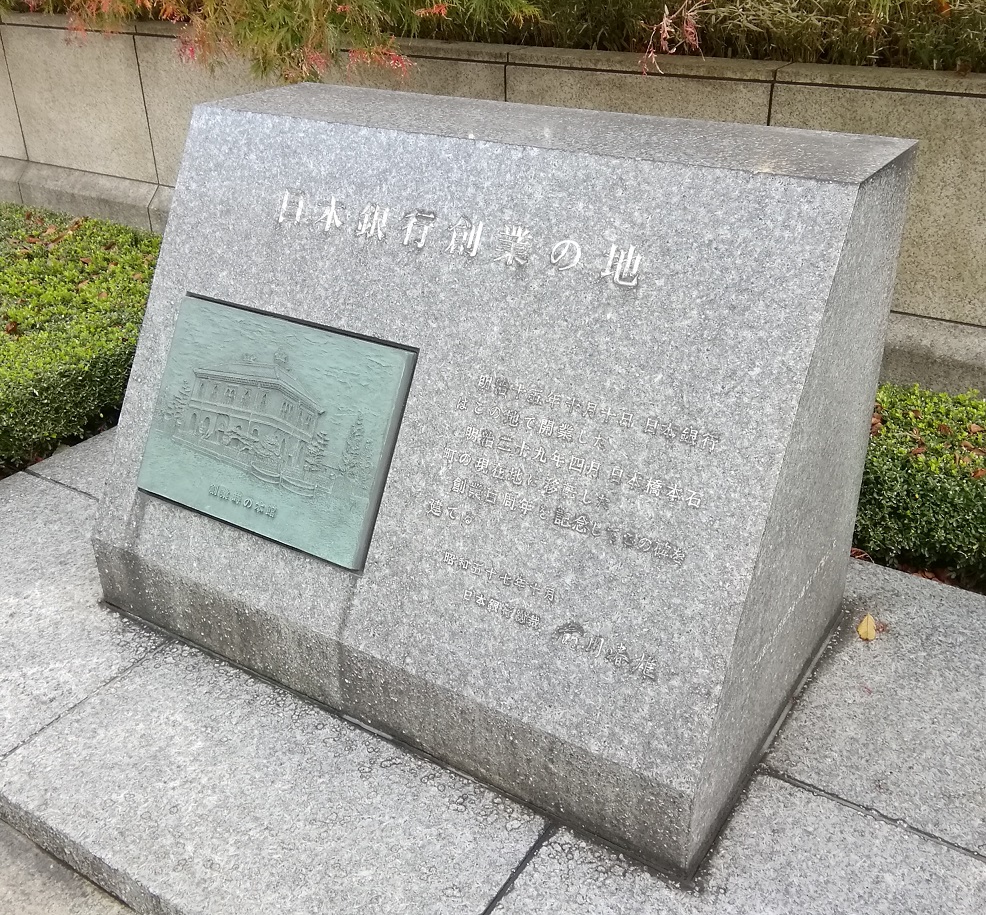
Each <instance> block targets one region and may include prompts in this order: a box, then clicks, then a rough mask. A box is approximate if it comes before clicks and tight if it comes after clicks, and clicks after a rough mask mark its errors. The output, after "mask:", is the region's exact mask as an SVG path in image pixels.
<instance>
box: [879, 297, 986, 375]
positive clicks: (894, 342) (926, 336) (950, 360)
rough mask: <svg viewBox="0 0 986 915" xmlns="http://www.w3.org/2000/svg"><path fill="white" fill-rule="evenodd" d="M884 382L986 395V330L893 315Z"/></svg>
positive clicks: (886, 352)
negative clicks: (975, 392)
mask: <svg viewBox="0 0 986 915" xmlns="http://www.w3.org/2000/svg"><path fill="white" fill-rule="evenodd" d="M880 380H881V381H890V382H893V383H894V384H904V385H911V384H920V385H921V386H922V387H925V388H930V389H931V390H933V391H948V392H949V393H950V394H964V393H965V392H966V391H968V390H970V389H974V390H977V391H980V392H982V393H984V394H986V327H976V326H975V325H972V324H954V323H952V322H951V321H949V322H945V321H936V320H934V319H933V318H922V317H920V316H918V315H901V314H892V315H891V316H890V326H889V328H888V330H887V346H886V349H885V350H884V353H883V367H882V368H881V370H880Z"/></svg>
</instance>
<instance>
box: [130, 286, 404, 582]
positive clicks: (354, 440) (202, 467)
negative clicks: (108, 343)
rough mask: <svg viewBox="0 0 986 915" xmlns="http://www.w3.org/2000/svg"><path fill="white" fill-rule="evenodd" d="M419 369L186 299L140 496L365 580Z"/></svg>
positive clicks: (264, 317) (364, 344) (399, 355)
mask: <svg viewBox="0 0 986 915" xmlns="http://www.w3.org/2000/svg"><path fill="white" fill-rule="evenodd" d="M416 358H417V351H416V350H415V349H413V348H411V347H407V346H401V345H398V344H394V343H388V342H384V341H379V340H372V339H368V338H364V337H360V336H355V335H352V334H348V333H344V332H342V331H337V330H333V329H331V328H327V327H321V326H316V325H312V324H307V323H302V322H297V321H293V320H291V319H288V318H284V317H281V316H275V315H271V314H266V313H262V312H258V311H253V310H251V309H247V308H243V307H241V306H237V305H232V304H228V303H224V302H218V301H214V300H211V299H206V298H202V297H199V296H194V295H186V296H185V298H184V299H183V300H182V302H181V307H180V309H179V313H178V321H177V324H176V326H175V332H174V336H173V338H172V342H171V349H170V350H169V353H168V360H167V364H166V366H165V370H164V377H163V379H162V383H161V389H160V392H159V394H158V398H157V402H156V405H155V409H154V417H153V420H152V423H151V430H150V434H149V437H148V440H147V446H146V448H145V450H144V456H143V460H142V463H141V467H140V475H139V478H138V486H139V487H140V488H141V489H142V490H144V491H145V492H147V493H151V494H153V495H156V496H160V497H163V498H165V499H168V500H170V501H172V502H176V503H178V504H180V505H184V506H186V507H188V508H192V509H195V510H196V511H199V512H202V513H203V514H207V515H210V516H212V517H214V518H218V519H220V520H222V521H226V522H228V523H230V524H233V525H235V526H237V527H240V528H243V529H245V530H248V531H251V532H252V533H255V534H259V535H260V536H262V537H266V538H268V539H270V540H274V541H277V542H278V543H282V544H285V545H287V546H291V547H295V548H296V549H299V550H302V551H304V552H306V553H310V554H311V555H313V556H317V557H319V558H320V559H325V560H327V561H329V562H332V563H335V564H336V565H339V566H342V567H343V568H346V569H351V570H354V571H360V570H362V568H363V566H364V564H365V562H366V554H367V550H368V548H369V543H370V538H371V535H372V532H373V524H374V521H375V519H376V515H377V511H378V509H379V506H380V499H381V497H382V495H383V487H384V483H385V481H386V476H387V471H388V469H389V467H390V461H391V457H392V455H393V451H394V446H395V444H396V440H397V433H398V429H399V426H400V421H401V417H402V416H403V413H404V406H405V404H406V402H407V395H408V390H409V388H410V383H411V376H412V374H413V371H414V364H415V360H416Z"/></svg>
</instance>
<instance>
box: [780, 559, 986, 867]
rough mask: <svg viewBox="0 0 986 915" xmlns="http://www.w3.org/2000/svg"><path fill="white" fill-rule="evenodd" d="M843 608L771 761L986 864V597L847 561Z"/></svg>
mask: <svg viewBox="0 0 986 915" xmlns="http://www.w3.org/2000/svg"><path fill="white" fill-rule="evenodd" d="M846 604H847V608H848V609H849V611H850V613H851V625H848V626H846V627H845V628H844V630H843V631H842V633H841V635H840V637H839V639H838V641H837V642H836V643H834V644H833V645H832V647H831V650H830V651H829V652H828V655H827V657H826V659H825V660H824V661H823V663H822V664H821V665H820V667H819V669H818V670H817V671H816V673H815V676H814V678H813V680H812V682H811V684H810V685H809V686H808V688H807V689H806V690H805V692H804V694H803V695H802V696H801V697H800V699H799V700H798V702H797V704H796V705H795V707H794V710H793V711H792V713H791V715H790V717H789V718H788V720H787V722H786V724H785V727H784V730H783V731H782V732H781V734H780V736H779V737H778V740H777V742H776V743H775V745H774V747H773V748H772V750H771V752H770V755H769V756H768V757H767V764H768V765H769V766H770V767H771V768H773V769H775V770H778V771H780V772H783V773H784V774H786V775H789V776H791V777H793V778H796V779H799V780H800V781H803V782H807V783H808V784H810V785H812V786H815V787H817V788H821V789H823V790H825V791H828V792H831V793H833V794H836V795H838V796H839V797H842V798H846V799H847V800H849V801H852V802H853V803H856V804H859V805H860V806H863V807H867V808H870V809H873V810H876V811H878V812H880V813H882V814H884V815H886V816H888V817H891V818H893V819H894V820H900V821H902V822H906V823H908V824H910V825H912V826H915V827H917V828H919V829H922V830H925V831H927V832H930V833H932V834H934V835H936V836H940V837H941V838H944V839H947V840H948V841H950V842H954V843H956V844H957V845H961V846H963V847H964V848H968V849H970V850H971V851H974V852H977V853H979V854H980V855H983V856H984V857H986V769H984V766H983V760H984V759H986V727H984V725H983V696H984V694H986V652H984V647H986V597H984V596H982V595H978V594H972V593H969V592H963V591H960V590H958V589H955V588H950V587H948V586H945V585H940V584H937V583H935V582H929V581H925V580H923V579H918V578H914V577H911V576H906V575H902V574H901V573H899V572H894V571H891V570H888V569H883V568H880V567H878V566H872V565H864V564H863V563H853V568H852V569H851V573H850V576H849V581H848V584H847V588H846ZM867 613H870V614H872V615H873V616H874V617H875V618H876V619H877V620H879V621H880V622H882V623H885V624H886V625H887V627H888V629H887V631H886V632H884V633H882V634H881V635H880V636H879V638H877V639H876V641H874V642H870V643H865V642H862V641H861V640H860V639H859V638H858V637H857V635H856V631H855V628H854V627H855V624H856V623H858V622H859V620H860V619H862V617H863V616H864V615H865V614H867Z"/></svg>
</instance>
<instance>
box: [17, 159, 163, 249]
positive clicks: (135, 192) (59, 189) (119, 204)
mask: <svg viewBox="0 0 986 915" xmlns="http://www.w3.org/2000/svg"><path fill="white" fill-rule="evenodd" d="M156 190H157V186H156V185H154V184H145V183H144V182H143V181H132V180H130V179H129V178H114V177H112V176H110V175H94V174H91V173H89V172H77V171H74V170H72V169H69V168H60V167H58V166H56V165H39V164H38V163H36V162H28V163H27V167H26V168H25V169H24V171H23V172H22V173H21V176H20V191H21V199H22V200H23V202H24V203H25V204H27V205H29V206H39V207H47V208H48V209H51V210H58V211H60V212H62V213H72V214H74V215H78V216H98V217H100V218H101V219H109V220H111V221H113V222H119V223H122V224H123V225H128V226H133V227H134V228H135V229H143V230H144V231H145V232H149V231H150V230H151V220H150V216H149V215H148V207H149V206H150V204H151V200H152V199H153V197H154V194H155V191H156Z"/></svg>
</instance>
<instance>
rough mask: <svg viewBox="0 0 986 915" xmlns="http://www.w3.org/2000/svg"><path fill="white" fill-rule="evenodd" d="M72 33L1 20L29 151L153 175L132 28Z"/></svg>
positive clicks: (67, 162)
mask: <svg viewBox="0 0 986 915" xmlns="http://www.w3.org/2000/svg"><path fill="white" fill-rule="evenodd" d="M68 34H69V33H67V32H64V31H62V30H60V29H47V28H29V27H26V26H21V25H3V26H0V37H2V40H3V46H4V50H5V51H6V56H7V67H8V68H9V70H10V80H11V83H12V85H13V88H14V96H15V97H16V99H17V108H18V111H19V112H20V117H21V125H22V127H23V130H24V143H25V145H26V147H27V155H28V158H29V159H30V160H31V161H32V162H43V163H46V164H48V165H59V166H62V167H64V168H74V169H80V170H82V171H88V172H96V173H102V174H109V175H116V176H117V177H120V178H131V179H133V180H135V181H146V182H155V183H156V182H157V177H156V172H155V170H154V157H153V154H152V152H151V141H150V136H149V134H148V129H147V115H146V114H145V113H144V100H143V96H142V94H141V85H140V74H139V71H138V69H137V55H136V52H135V51H134V38H133V36H132V35H86V36H84V37H82V38H79V37H71V38H69V37H68ZM40 62H43V63H44V65H43V66H41V65H40Z"/></svg>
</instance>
